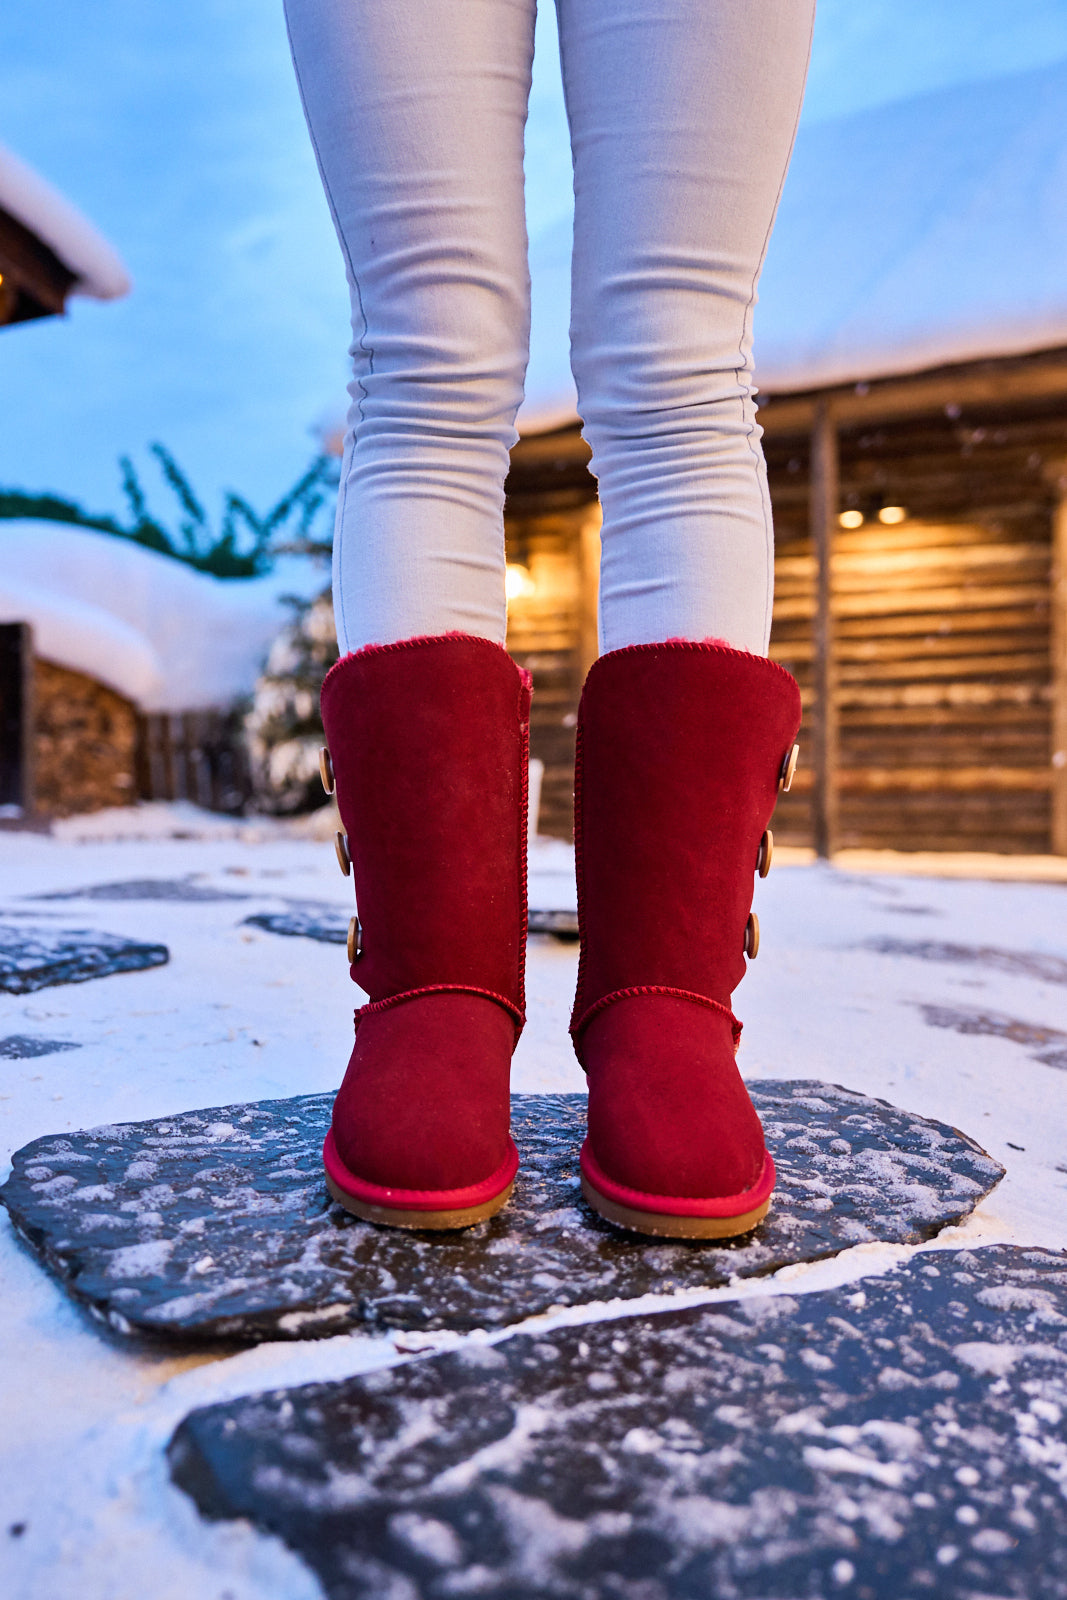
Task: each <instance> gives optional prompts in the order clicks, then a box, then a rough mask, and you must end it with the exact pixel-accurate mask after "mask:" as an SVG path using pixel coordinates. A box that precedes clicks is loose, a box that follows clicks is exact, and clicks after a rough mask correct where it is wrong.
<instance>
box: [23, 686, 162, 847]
mask: <svg viewBox="0 0 1067 1600" xmlns="http://www.w3.org/2000/svg"><path fill="white" fill-rule="evenodd" d="M34 678H35V682H34V700H35V712H34V749H33V754H34V768H35V773H34V779H35V789H36V810H37V811H38V812H40V813H42V814H43V815H45V816H50V817H69V816H71V815H73V814H74V813H75V812H79V811H101V810H103V808H104V807H105V806H121V805H132V804H133V802H134V801H135V800H136V798H137V782H136V755H137V714H136V712H135V710H134V708H133V706H132V705H131V704H130V702H129V701H128V700H124V699H123V697H122V696H121V695H119V694H116V693H115V691H114V690H113V689H108V688H106V687H105V685H104V684H102V683H98V682H97V681H96V680H95V679H94V678H89V677H86V676H85V675H84V674H83V673H81V672H71V671H69V670H68V668H66V667H58V666H56V665H55V663H54V662H51V661H42V660H41V659H40V657H38V658H37V660H36V661H35V663H34Z"/></svg>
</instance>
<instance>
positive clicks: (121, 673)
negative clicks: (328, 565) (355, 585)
mask: <svg viewBox="0 0 1067 1600" xmlns="http://www.w3.org/2000/svg"><path fill="white" fill-rule="evenodd" d="M0 552H2V555H0V621H3V622H29V623H31V624H32V626H33V630H34V644H35V649H36V653H37V654H38V655H40V656H43V657H45V658H46V659H47V660H49V661H54V662H56V663H58V665H60V666H63V667H69V668H71V669H72V670H73V671H76V672H84V673H86V674H88V676H90V677H93V678H97V679H98V680H99V681H100V682H101V683H105V684H107V685H109V686H110V687H111V688H112V689H115V690H117V691H118V693H119V694H122V695H125V696H126V697H127V699H129V700H132V701H133V702H134V704H136V705H137V706H139V707H140V708H141V710H143V711H195V710H201V709H203V708H206V707H210V706H229V705H230V704H232V702H233V701H234V700H235V699H236V698H238V697H239V696H241V695H245V694H248V693H250V691H251V689H252V687H253V685H254V683H255V680H256V677H257V675H258V673H259V671H260V668H261V666H262V664H263V660H264V658H265V656H266V654H267V651H268V650H269V648H270V645H271V643H272V642H273V640H274V639H275V637H276V636H277V634H278V633H279V632H280V630H281V629H282V628H283V627H284V626H285V624H286V623H287V622H288V621H289V620H290V617H291V612H290V611H289V609H288V608H287V607H286V606H285V605H284V604H283V596H285V595H287V594H300V595H303V596H310V595H312V594H314V593H315V592H316V591H317V590H318V589H320V588H321V587H322V584H323V577H322V574H321V572H319V571H318V570H317V569H316V568H314V567H313V566H312V565H311V564H310V563H308V562H305V561H298V560H294V559H289V560H286V561H282V562H279V564H278V566H277V567H276V568H275V570H274V571H273V572H272V573H271V574H270V575H269V576H267V577H264V578H240V579H233V578H231V579H223V578H215V577H212V576H211V575H210V574H209V573H203V572H197V571H196V570H195V569H194V568H192V567H187V566H185V565H184V564H183V563H182V562H180V561H175V560H173V559H172V558H171V557H169V556H164V555H160V554H159V553H158V552H156V551H154V550H146V549H144V548H142V547H141V546H140V545H137V544H134V543H132V542H131V541H129V540H125V539H120V538H117V537H115V536H114V535H112V534H106V533H94V532H91V531H90V530H88V529H85V528H75V527H69V526H66V525H65V524H63V523H56V522H45V521H36V520H33V519H30V518H20V519H13V520H11V521H4V522H0Z"/></svg>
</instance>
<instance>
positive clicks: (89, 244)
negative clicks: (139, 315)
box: [0, 145, 130, 300]
mask: <svg viewBox="0 0 1067 1600" xmlns="http://www.w3.org/2000/svg"><path fill="white" fill-rule="evenodd" d="M0 207H2V208H3V209H4V210H5V211H7V212H9V213H10V215H11V216H13V217H14V218H15V220H16V221H17V222H21V223H22V225H23V227H25V228H28V229H29V230H30V232H31V233H34V234H36V235H37V237H38V239H40V240H41V241H42V242H43V243H44V244H46V245H47V246H48V247H49V249H50V250H52V251H53V253H54V254H55V255H57V256H58V257H59V259H60V261H62V263H63V265H64V266H65V267H66V268H67V270H68V271H69V272H72V273H73V274H74V284H73V286H72V288H71V293H72V294H82V295H88V296H90V297H91V298H92V299H94V300H118V299H120V298H121V296H122V295H124V294H128V293H129V290H130V278H129V274H128V273H127V271H126V268H125V267H124V266H123V264H122V262H121V260H120V259H119V257H118V255H117V254H116V253H115V251H114V250H113V249H112V247H111V246H110V245H109V244H108V242H107V240H106V239H105V238H104V237H103V236H102V235H101V234H99V233H98V232H97V230H96V229H95V228H94V227H93V225H92V223H91V222H88V221H87V220H86V219H85V217H83V216H82V214H81V212H80V211H78V210H76V209H75V207H74V206H72V205H71V203H70V201H69V200H66V199H64V197H63V196H62V195H61V194H60V193H59V192H58V190H56V189H53V188H52V185H51V184H50V183H46V182H45V180H44V179H43V178H42V177H40V176H39V175H38V174H37V173H36V172H34V170H33V168H32V167H28V166H27V165H26V163H25V162H24V161H20V160H19V158H18V156H16V155H13V154H12V153H11V151H10V150H6V149H5V148H4V147H3V145H0Z"/></svg>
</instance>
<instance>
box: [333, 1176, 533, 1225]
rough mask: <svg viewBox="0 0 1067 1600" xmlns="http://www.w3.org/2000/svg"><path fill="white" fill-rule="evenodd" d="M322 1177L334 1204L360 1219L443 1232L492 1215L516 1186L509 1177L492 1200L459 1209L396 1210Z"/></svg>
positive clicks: (483, 1219)
mask: <svg viewBox="0 0 1067 1600" xmlns="http://www.w3.org/2000/svg"><path fill="white" fill-rule="evenodd" d="M325 1178H326V1187H327V1189H329V1191H330V1194H331V1195H332V1196H333V1198H334V1199H335V1200H336V1201H337V1204H338V1205H339V1206H343V1207H344V1208H345V1210H346V1211H350V1212H351V1213H352V1215H353V1216H354V1217H359V1218H360V1219H361V1220H362V1221H363V1222H377V1223H380V1224H382V1225H384V1226H385V1227H387V1228H425V1229H428V1230H429V1231H431V1232H434V1233H444V1232H445V1231H446V1230H447V1229H449V1228H472V1227H473V1226H474V1224H475V1223H476V1222H484V1221H485V1220H486V1218H487V1217H494V1216H495V1215H496V1213H497V1212H498V1211H501V1210H502V1209H503V1208H504V1206H506V1205H507V1203H508V1201H509V1200H510V1199H511V1191H512V1190H513V1189H514V1187H515V1180H514V1179H512V1181H511V1182H510V1183H509V1184H508V1186H507V1188H506V1189H502V1190H501V1191H500V1193H499V1194H498V1195H494V1196H493V1198H492V1200H484V1201H483V1202H482V1204H481V1205H478V1206H465V1207H463V1209H462V1210H460V1211H399V1210H396V1209H395V1208H394V1207H392V1206H376V1205H372V1204H371V1202H370V1201H369V1200H357V1199H356V1197H355V1195H351V1194H346V1192H345V1191H344V1189H342V1188H341V1187H340V1186H339V1185H338V1184H336V1183H334V1181H333V1179H332V1178H331V1177H330V1174H329V1173H328V1172H327V1173H326V1174H325Z"/></svg>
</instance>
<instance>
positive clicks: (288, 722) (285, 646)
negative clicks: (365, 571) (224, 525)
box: [244, 592, 337, 816]
mask: <svg viewBox="0 0 1067 1600" xmlns="http://www.w3.org/2000/svg"><path fill="white" fill-rule="evenodd" d="M336 660H337V640H336V636H335V634H334V625H333V604H332V602H331V599H330V595H329V593H328V592H327V593H325V594H321V595H319V596H318V598H317V599H315V600H312V601H311V602H310V604H307V605H303V606H300V607H299V608H298V610H297V613H296V615H295V617H294V619H293V621H292V622H291V623H290V624H289V626H288V627H287V628H285V629H283V631H282V632H281V633H280V634H279V635H278V637H277V638H276V639H275V641H274V644H273V645H272V646H271V650H270V654H269V655H268V657H267V664H266V667H265V668H264V670H263V673H262V675H261V676H260V678H259V679H258V681H257V683H256V687H255V690H254V692H253V696H252V704H251V708H250V710H249V711H248V713H247V715H246V716H245V721H244V728H245V738H246V740H247V742H248V754H249V761H250V764H251V770H252V793H253V804H254V805H255V808H256V810H257V811H264V812H269V813H271V814H273V815H275V816H292V815H295V814H296V813H298V812H301V811H313V810H315V809H316V808H317V807H319V806H321V805H323V804H324V802H325V800H326V796H325V795H324V794H323V791H322V784H321V783H320V781H319V750H320V748H321V746H322V743H323V733H322V722H321V720H320V718H319V690H320V689H321V687H322V680H323V678H324V677H325V676H326V674H327V672H328V671H329V670H330V667H331V666H332V665H333V663H334V662H335V661H336Z"/></svg>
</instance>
